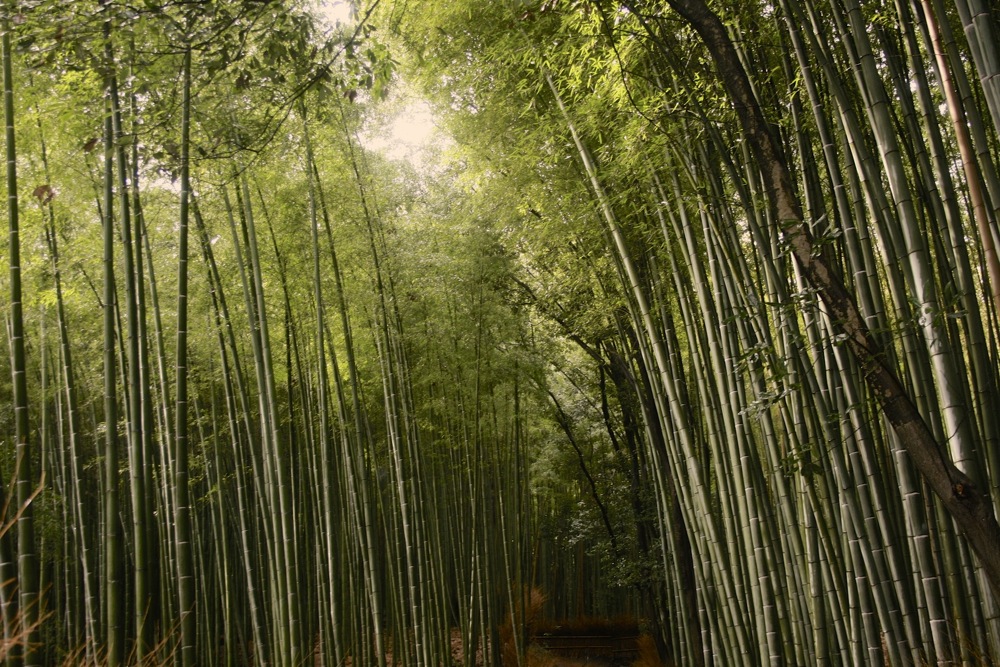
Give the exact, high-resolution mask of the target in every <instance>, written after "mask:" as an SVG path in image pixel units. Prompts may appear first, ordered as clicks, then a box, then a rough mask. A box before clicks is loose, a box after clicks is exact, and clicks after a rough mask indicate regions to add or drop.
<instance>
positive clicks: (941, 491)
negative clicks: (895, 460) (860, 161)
mask: <svg viewBox="0 0 1000 667" xmlns="http://www.w3.org/2000/svg"><path fill="white" fill-rule="evenodd" d="M668 1H669V3H670V6H671V7H673V8H674V10H676V11H677V12H678V13H679V14H680V15H681V16H682V17H684V19H685V20H686V21H688V22H689V23H690V24H691V26H692V27H693V28H694V29H695V30H696V31H697V32H698V34H699V35H700V36H701V38H702V39H703V40H704V42H705V44H706V46H707V47H708V49H709V51H710V52H711V54H712V57H713V59H714V61H715V64H716V67H717V68H718V70H719V75H720V77H721V78H722V81H723V83H724V84H725V87H726V90H727V92H728V93H729V96H730V98H731V100H732V102H733V106H734V107H735V109H736V112H737V114H738V116H739V119H740V123H741V125H742V127H743V131H744V133H745V134H746V136H747V138H748V140H749V143H750V145H751V148H752V150H753V153H754V156H755V159H756V161H757V166H758V168H759V169H760V172H761V174H762V175H763V178H764V182H765V186H766V187H767V190H768V192H769V194H770V199H771V204H772V206H773V207H774V209H775V211H776V213H777V217H778V222H779V224H780V225H781V227H782V229H783V233H784V235H785V239H786V241H787V242H788V243H789V246H790V248H791V250H792V253H793V254H794V256H795V258H796V260H797V261H798V263H799V266H800V268H801V270H802V272H803V274H804V275H805V276H806V278H807V280H808V281H809V283H810V285H812V286H813V287H814V288H815V289H817V290H818V291H819V294H820V296H821V298H822V299H823V302H824V303H825V304H826V307H827V308H828V310H829V312H830V316H831V319H832V321H833V322H834V323H835V325H836V326H837V327H838V328H839V329H840V331H841V332H842V333H843V334H844V335H845V336H846V342H847V345H848V347H849V349H850V350H851V352H852V353H853V355H854V357H855V359H856V360H857V361H858V364H859V365H860V367H861V368H862V370H863V371H864V376H865V381H866V382H867V384H868V387H869V389H870V390H871V392H872V394H873V396H874V397H875V398H876V400H877V401H878V403H879V405H880V407H881V409H882V412H883V414H884V415H885V417H886V419H887V420H888V421H889V423H890V424H891V425H892V427H893V429H894V430H895V432H896V434H897V435H898V436H899V440H900V442H901V443H902V444H903V445H904V447H905V448H906V450H907V452H908V453H909V455H910V457H911V458H912V460H913V462H914V464H915V465H916V467H917V469H918V470H919V471H920V474H921V475H922V476H923V478H924V480H925V481H926V482H927V484H928V485H929V486H930V487H931V489H933V491H934V493H935V494H936V495H937V496H938V497H939V498H940V499H941V501H942V503H943V505H944V507H945V508H946V509H947V511H948V513H949V514H950V515H951V517H952V518H953V519H954V520H955V523H956V525H957V526H958V529H959V532H960V533H961V534H962V535H963V536H964V537H965V539H966V540H968V542H969V544H970V546H971V547H972V549H973V550H974V551H975V552H976V554H977V555H978V556H979V559H980V563H981V564H982V566H983V569H984V571H985V574H986V576H987V578H988V580H989V582H990V587H991V588H992V590H993V595H994V597H995V598H996V599H998V600H1000V525H998V524H997V521H996V518H995V517H994V516H993V510H992V503H991V501H990V499H989V496H988V495H987V494H986V492H985V491H984V490H982V489H978V488H976V487H975V485H974V484H973V482H972V480H971V479H970V478H969V477H968V476H967V475H966V474H965V473H963V472H962V471H961V470H959V469H958V468H957V467H956V466H955V465H954V464H953V463H952V462H951V460H950V459H949V458H948V456H947V453H946V452H945V451H944V450H943V449H942V448H941V446H940V445H939V444H938V442H937V440H936V438H935V437H934V435H933V433H932V431H931V429H930V427H929V426H928V425H927V423H926V422H925V421H924V419H923V417H922V416H921V415H920V413H919V412H918V410H917V407H916V405H915V404H914V402H913V399H912V398H911V397H910V396H909V394H908V393H907V391H906V389H905V388H904V387H903V385H902V383H901V382H900V380H899V378H897V377H896V373H895V371H894V370H893V369H892V368H891V366H890V365H889V364H888V363H887V361H886V357H885V354H884V352H883V351H882V348H881V346H880V345H879V343H878V342H877V341H876V339H875V338H874V336H872V333H871V331H870V330H869V328H868V326H867V325H866V324H865V322H864V320H863V318H862V316H861V313H860V312H859V311H858V307H857V306H856V305H855V303H854V301H853V299H852V297H851V295H850V294H849V293H848V291H847V289H846V288H845V286H844V284H843V282H842V280H841V278H840V277H839V276H838V275H837V274H836V272H835V271H834V269H833V267H832V266H830V264H829V263H828V261H827V260H826V258H825V257H824V255H823V254H822V253H820V252H817V248H816V246H815V244H814V242H813V239H812V237H811V235H810V233H809V230H808V228H807V226H806V224H805V221H804V218H803V215H802V207H801V204H800V202H799V199H798V195H797V194H796V193H795V190H794V188H793V186H792V177H791V174H790V173H789V169H788V166H787V164H786V163H785V159H784V157H783V154H782V151H781V147H780V146H779V145H778V142H777V140H776V139H775V137H774V136H773V134H772V133H771V131H770V129H769V128H768V125H767V121H766V120H765V119H764V115H763V113H762V111H761V108H760V105H759V104H758V102H757V98H756V96H755V94H754V92H753V88H752V87H751V84H750V81H749V79H748V77H747V73H746V70H745V69H744V67H743V64H742V63H741V62H740V59H739V56H738V55H737V52H736V49H735V47H734V46H733V43H732V40H731V39H730V37H729V35H728V33H727V32H726V28H725V26H724V25H723V24H722V21H721V20H720V19H719V17H718V16H717V15H716V14H714V13H713V12H712V11H711V10H710V9H709V8H708V6H707V5H706V4H705V2H704V0H668Z"/></svg>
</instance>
